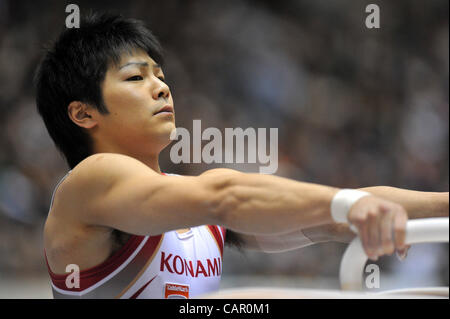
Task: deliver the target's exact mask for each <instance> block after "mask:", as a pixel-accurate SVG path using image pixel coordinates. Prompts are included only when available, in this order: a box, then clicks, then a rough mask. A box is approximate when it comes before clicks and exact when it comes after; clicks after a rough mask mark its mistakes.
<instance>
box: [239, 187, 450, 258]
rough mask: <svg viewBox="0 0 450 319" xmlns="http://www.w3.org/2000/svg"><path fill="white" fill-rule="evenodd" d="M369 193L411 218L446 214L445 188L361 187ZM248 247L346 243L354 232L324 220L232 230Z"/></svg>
mask: <svg viewBox="0 0 450 319" xmlns="http://www.w3.org/2000/svg"><path fill="white" fill-rule="evenodd" d="M360 190H362V191H366V192H369V193H371V194H372V195H375V196H378V197H381V198H384V199H386V200H390V201H392V202H395V203H398V204H400V205H402V206H403V207H404V208H405V209H406V211H407V213H408V217H409V218H410V219H416V218H431V217H446V216H449V193H448V192H420V191H413V190H407V189H401V188H395V187H390V186H373V187H365V188H360ZM234 236H235V237H237V239H236V240H239V241H240V243H241V245H242V246H243V247H245V248H247V249H250V250H261V251H265V252H283V251H287V250H293V249H298V248H302V247H305V246H308V245H311V244H316V243H323V242H330V241H334V242H342V243H349V242H350V241H351V240H352V239H353V238H355V236H356V234H355V233H354V232H353V231H351V230H350V228H349V227H348V225H345V224H336V223H331V224H326V225H321V226H316V227H310V228H305V229H302V230H300V229H299V230H297V231H293V232H290V233H287V234H283V235H281V236H270V235H259V236H253V235H242V234H234Z"/></svg>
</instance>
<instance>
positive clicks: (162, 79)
mask: <svg viewBox="0 0 450 319" xmlns="http://www.w3.org/2000/svg"><path fill="white" fill-rule="evenodd" d="M158 79H160V80H161V81H162V82H164V83H166V79H164V78H163V77H162V76H160V77H158Z"/></svg>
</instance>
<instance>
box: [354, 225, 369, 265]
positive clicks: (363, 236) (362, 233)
mask: <svg viewBox="0 0 450 319" xmlns="http://www.w3.org/2000/svg"><path fill="white" fill-rule="evenodd" d="M354 225H355V226H356V228H357V229H358V236H359V239H360V240H361V245H362V246H363V249H364V252H365V253H366V255H367V257H369V258H372V257H373V256H372V252H371V251H370V249H369V246H368V241H369V233H368V225H367V222H365V220H364V219H363V218H360V219H358V220H356V221H355V222H354Z"/></svg>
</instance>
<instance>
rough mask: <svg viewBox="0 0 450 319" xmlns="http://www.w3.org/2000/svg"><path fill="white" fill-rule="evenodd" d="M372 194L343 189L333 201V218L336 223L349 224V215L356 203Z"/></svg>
mask: <svg viewBox="0 0 450 319" xmlns="http://www.w3.org/2000/svg"><path fill="white" fill-rule="evenodd" d="M367 195H370V193H367V192H363V191H359V190H356V189H341V190H340V191H339V192H337V193H336V195H334V197H333V200H332V201H331V217H332V218H333V220H334V221H335V222H336V223H346V224H349V222H348V219H347V215H348V212H349V211H350V208H351V207H352V206H353V204H354V203H355V202H357V201H358V200H359V199H361V198H362V197H364V196H367Z"/></svg>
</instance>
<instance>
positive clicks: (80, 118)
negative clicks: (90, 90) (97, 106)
mask: <svg viewBox="0 0 450 319" xmlns="http://www.w3.org/2000/svg"><path fill="white" fill-rule="evenodd" d="M67 113H68V115H69V117H70V119H71V120H72V122H74V123H75V124H76V125H78V126H80V127H84V128H87V129H89V128H93V127H94V126H96V125H97V124H98V122H97V120H96V119H95V116H93V115H94V113H95V111H94V109H93V108H92V107H91V106H89V105H88V104H86V103H82V102H80V101H72V102H70V104H69V106H68V107H67Z"/></svg>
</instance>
